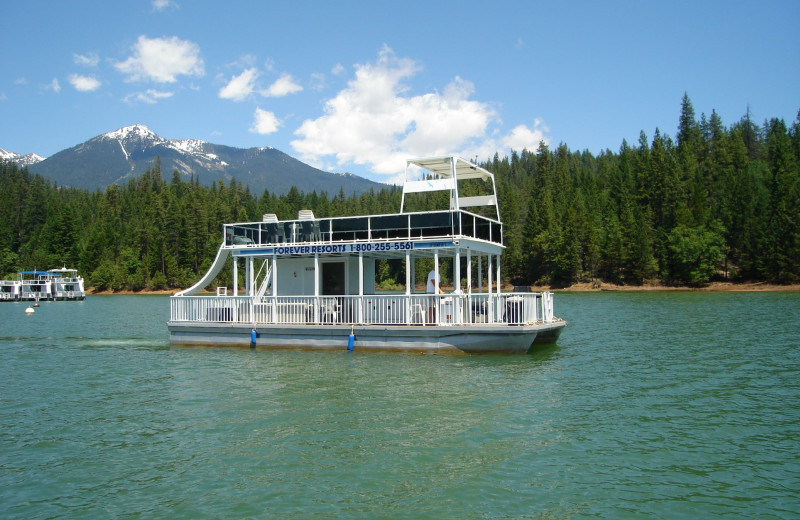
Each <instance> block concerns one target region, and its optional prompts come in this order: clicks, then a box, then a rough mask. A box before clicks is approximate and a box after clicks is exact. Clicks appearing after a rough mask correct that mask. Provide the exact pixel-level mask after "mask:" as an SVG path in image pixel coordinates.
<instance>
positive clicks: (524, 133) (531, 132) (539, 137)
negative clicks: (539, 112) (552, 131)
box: [501, 118, 549, 152]
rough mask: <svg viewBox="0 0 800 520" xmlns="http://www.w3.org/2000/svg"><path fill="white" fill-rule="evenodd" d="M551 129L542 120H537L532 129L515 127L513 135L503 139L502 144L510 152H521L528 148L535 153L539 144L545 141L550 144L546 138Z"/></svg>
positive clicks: (512, 131)
mask: <svg viewBox="0 0 800 520" xmlns="http://www.w3.org/2000/svg"><path fill="white" fill-rule="evenodd" d="M548 130H549V128H547V127H546V126H544V125H543V124H542V120H541V119H538V118H537V119H535V120H534V121H533V125H532V126H531V127H527V126H525V125H518V126H515V127H514V128H513V129H512V130H511V133H510V134H508V135H506V136H505V137H503V139H502V141H501V143H502V145H503V146H504V147H505V148H507V149H509V150H516V151H518V152H521V151H522V150H523V149H525V148H527V149H528V151H530V152H535V151H536V150H537V149H538V148H539V143H541V142H542V141H544V142H545V143H549V139H548V138H547V137H546V136H545V134H544V133H545V132H547V131H548Z"/></svg>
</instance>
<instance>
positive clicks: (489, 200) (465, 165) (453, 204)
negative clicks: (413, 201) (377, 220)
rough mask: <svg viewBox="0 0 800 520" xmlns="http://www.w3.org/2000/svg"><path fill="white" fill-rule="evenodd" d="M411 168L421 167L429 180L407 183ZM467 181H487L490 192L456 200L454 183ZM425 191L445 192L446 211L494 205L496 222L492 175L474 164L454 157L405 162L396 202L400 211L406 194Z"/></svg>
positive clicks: (457, 197)
mask: <svg viewBox="0 0 800 520" xmlns="http://www.w3.org/2000/svg"><path fill="white" fill-rule="evenodd" d="M412 167H417V168H421V169H423V170H425V171H427V172H429V173H430V174H433V175H432V177H433V178H430V176H429V178H427V179H421V180H408V174H409V169H410V168H412ZM467 179H481V180H483V181H491V193H490V194H488V195H479V196H475V197H459V195H458V181H462V180H467ZM428 191H449V192H450V208H451V209H454V210H458V209H460V208H467V207H471V206H494V208H495V211H496V214H497V218H498V220H499V219H500V208H499V206H498V204H497V190H496V188H495V184H494V175H493V174H492V173H491V172H489V171H487V170H485V169H483V168H481V167H480V166H478V165H477V164H474V163H471V162H469V161H466V160H464V159H462V158H461V157H457V156H450V157H425V158H420V159H409V160H408V162H407V163H406V178H405V182H404V183H403V196H402V200H401V203H400V211H401V212H402V211H403V208H404V206H405V197H406V194H407V193H419V192H428Z"/></svg>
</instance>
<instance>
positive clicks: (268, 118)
mask: <svg viewBox="0 0 800 520" xmlns="http://www.w3.org/2000/svg"><path fill="white" fill-rule="evenodd" d="M280 125H281V122H280V120H279V119H278V118H277V117H275V114H273V113H272V112H270V111H268V110H262V109H260V108H256V112H255V116H254V120H253V126H251V127H250V131H251V132H253V133H255V134H262V135H266V134H271V133H274V132H277V131H278V127H279V126H280Z"/></svg>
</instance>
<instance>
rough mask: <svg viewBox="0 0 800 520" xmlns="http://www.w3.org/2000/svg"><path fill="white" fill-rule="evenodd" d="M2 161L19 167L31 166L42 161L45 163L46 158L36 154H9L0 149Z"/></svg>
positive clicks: (0, 159)
mask: <svg viewBox="0 0 800 520" xmlns="http://www.w3.org/2000/svg"><path fill="white" fill-rule="evenodd" d="M0 161H9V162H13V163H17V164H18V165H19V166H30V165H32V164H36V163H38V162H40V161H44V157H42V156H41V155H38V154H35V153H29V154H25V155H20V154H18V153H14V152H7V151H5V150H3V149H2V148H0Z"/></svg>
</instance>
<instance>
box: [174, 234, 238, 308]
mask: <svg viewBox="0 0 800 520" xmlns="http://www.w3.org/2000/svg"><path fill="white" fill-rule="evenodd" d="M224 246H225V243H224V242H223V244H222V246H221V247H220V248H219V250H218V251H217V257H216V258H215V259H214V263H213V264H211V267H209V268H208V272H206V274H205V275H204V276H203V277H202V278H200V281H199V282H197V283H196V284H194V285H193V286H191V287H189V288H188V289H184V290H182V291H180V292H177V293H175V296H192V295H194V294H197V293H198V292H200V291H201V290H203V289H205V287H206V285H208V284H210V283H211V281H212V280H213V279H214V278H216V277H217V275H218V274H219V272H220V271H222V268H223V267H225V261H226V260H227V259H228V256H230V254H231V250H230V249H226V248H225V247H224Z"/></svg>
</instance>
